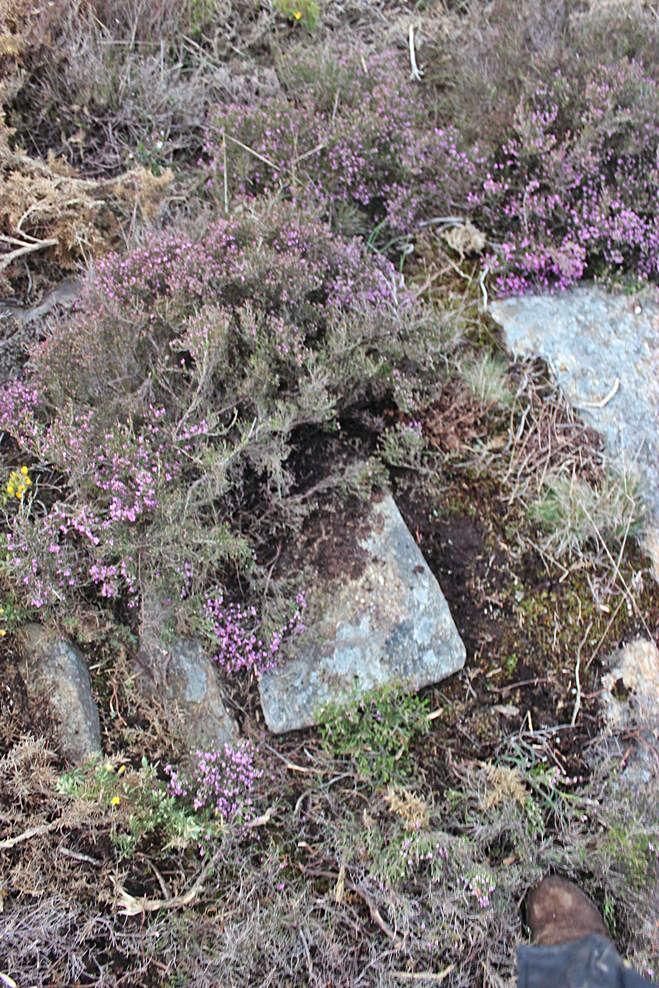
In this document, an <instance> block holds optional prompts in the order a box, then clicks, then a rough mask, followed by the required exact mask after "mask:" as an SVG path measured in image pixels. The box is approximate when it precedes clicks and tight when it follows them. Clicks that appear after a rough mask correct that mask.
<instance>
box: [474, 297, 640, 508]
mask: <svg viewBox="0 0 659 988" xmlns="http://www.w3.org/2000/svg"><path fill="white" fill-rule="evenodd" d="M491 311H492V315H493V316H494V318H495V319H496V320H497V321H498V322H499V323H500V324H501V326H502V327H503V330H504V334H505V338H506V343H507V345H508V346H509V347H510V349H511V350H512V351H513V353H514V354H515V355H516V356H518V355H519V356H535V355H539V356H541V357H543V358H544V360H545V361H546V362H547V364H548V366H549V367H550V369H551V370H552V372H553V373H554V375H555V377H556V380H557V382H558V384H559V385H560V387H561V389H562V390H563V392H564V394H565V396H566V397H567V399H568V400H569V401H570V403H571V404H572V405H573V406H574V407H575V408H576V409H578V410H579V412H580V414H581V415H582V416H583V418H584V421H586V422H587V424H588V425H591V426H593V427H594V428H595V429H597V430H598V432H600V433H601V434H602V436H603V437H604V441H605V445H606V449H607V452H608V454H609V458H610V460H611V461H612V462H613V463H614V465H617V466H618V467H619V468H625V467H629V468H632V469H634V468H635V469H636V471H637V473H638V475H639V479H640V481H641V490H642V493H643V495H644V498H645V500H646V502H647V504H648V507H649V509H650V512H651V515H652V516H653V519H654V523H655V524H657V523H659V304H657V301H656V297H655V296H654V295H653V294H652V293H651V291H650V290H647V291H644V292H642V293H641V294H639V295H632V296H630V295H615V294H610V293H608V292H606V291H605V290H604V289H603V288H600V287H598V286H596V285H581V286H579V287H577V288H573V289H571V290H570V291H567V292H563V293H562V294H558V295H525V296H523V297H521V298H507V299H500V300H497V301H495V302H493V303H492V306H491ZM607 398H608V400H606V399H607Z"/></svg>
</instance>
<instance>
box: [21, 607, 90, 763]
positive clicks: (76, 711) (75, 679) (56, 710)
mask: <svg viewBox="0 0 659 988" xmlns="http://www.w3.org/2000/svg"><path fill="white" fill-rule="evenodd" d="M18 640H19V645H20V649H21V660H20V664H19V671H20V673H21V677H22V679H23V682H24V683H25V689H26V692H27V695H28V698H29V700H30V702H31V703H38V704H41V703H45V704H47V706H48V709H49V712H50V714H51V715H52V717H53V721H54V725H55V730H56V732H57V738H56V743H57V747H58V749H59V751H60V753H61V754H62V755H63V756H64V758H66V760H67V761H69V762H72V763H74V764H76V765H79V764H81V763H82V762H84V761H85V760H86V759H87V758H91V757H93V756H94V755H100V754H101V728H100V724H99V719H98V709H97V707H96V702H95V700H94V697H93V696H92V688H91V681H90V678H89V670H88V668H87V665H86V664H85V660H84V659H83V657H82V656H81V654H80V653H79V652H78V650H77V649H76V648H74V646H73V645H72V644H71V643H70V642H68V641H67V640H66V639H64V638H60V637H59V635H58V634H57V633H56V632H55V631H50V630H48V629H46V628H43V627H42V626H41V625H40V624H26V625H23V627H22V628H21V630H20V632H19V636H18Z"/></svg>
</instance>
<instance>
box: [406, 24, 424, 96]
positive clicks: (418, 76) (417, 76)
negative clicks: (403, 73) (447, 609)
mask: <svg viewBox="0 0 659 988" xmlns="http://www.w3.org/2000/svg"><path fill="white" fill-rule="evenodd" d="M407 38H408V41H409V47H410V68H411V70H412V71H411V72H410V77H411V78H412V79H414V81H415V82H421V80H422V78H423V72H421V70H420V69H419V66H418V65H417V62H416V49H415V47H414V24H410V29H409V32H408V35H407Z"/></svg>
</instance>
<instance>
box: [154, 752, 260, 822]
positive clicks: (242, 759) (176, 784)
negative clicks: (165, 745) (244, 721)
mask: <svg viewBox="0 0 659 988" xmlns="http://www.w3.org/2000/svg"><path fill="white" fill-rule="evenodd" d="M254 759H255V753H254V748H253V746H252V745H251V744H250V742H249V741H241V742H239V743H238V744H236V745H230V744H225V745H224V748H223V749H221V750H219V751H196V752H195V764H194V766H193V767H192V769H191V770H190V772H189V773H188V774H185V773H180V772H179V771H177V770H176V769H175V768H173V767H172V766H171V765H166V766H165V773H166V775H167V776H168V777H169V783H168V792H169V794H170V796H175V797H177V798H179V799H186V800H189V801H190V802H191V803H192V806H193V808H194V809H195V810H209V811H210V812H211V813H212V814H213V815H214V816H216V817H219V818H220V819H221V820H222V822H224V823H238V824H241V823H245V822H247V821H248V820H249V819H250V818H251V817H252V816H253V804H252V797H251V792H252V790H253V788H254V785H255V783H256V781H257V779H259V778H260V777H261V775H262V774H263V773H262V772H261V771H260V770H259V769H257V768H256V765H255V760H254Z"/></svg>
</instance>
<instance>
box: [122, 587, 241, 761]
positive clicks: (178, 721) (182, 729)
mask: <svg viewBox="0 0 659 988" xmlns="http://www.w3.org/2000/svg"><path fill="white" fill-rule="evenodd" d="M165 618H166V610H165V609H164V608H161V607H159V606H154V605H151V606H150V608H149V609H148V613H147V614H146V617H145V618H143V622H142V634H141V639H140V649H139V652H138V653H137V656H136V658H135V661H134V672H135V683H136V686H137V687H138V689H140V691H141V693H142V695H143V696H144V697H145V698H147V699H148V700H150V701H151V702H152V703H154V704H155V706H156V707H158V708H160V710H161V711H162V714H163V716H164V719H165V721H166V722H167V726H168V729H169V730H170V731H171V732H172V733H174V734H176V735H178V737H179V738H180V739H181V741H182V743H183V744H184V746H185V748H186V753H185V754H186V755H187V756H188V757H189V756H191V755H193V754H194V752H195V751H198V750H201V751H211V750H217V749H221V748H223V747H224V745H225V744H230V743H232V742H234V741H235V740H236V738H237V736H238V729H237V726H236V723H235V721H234V719H233V717H232V716H231V714H230V713H229V711H228V709H227V707H226V704H225V701H224V696H223V693H222V688H221V685H220V682H219V674H218V670H217V668H216V666H215V665H214V664H213V662H212V660H211V659H210V657H209V656H208V655H207V654H206V651H205V649H204V647H203V645H202V644H201V642H199V641H196V640H195V639H193V638H185V637H181V636H179V635H175V634H165V633H164V627H165Z"/></svg>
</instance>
